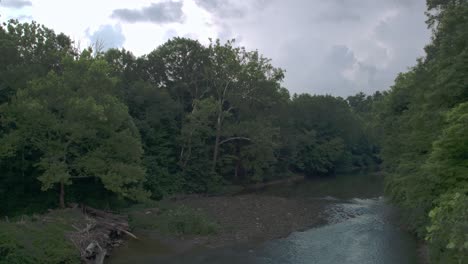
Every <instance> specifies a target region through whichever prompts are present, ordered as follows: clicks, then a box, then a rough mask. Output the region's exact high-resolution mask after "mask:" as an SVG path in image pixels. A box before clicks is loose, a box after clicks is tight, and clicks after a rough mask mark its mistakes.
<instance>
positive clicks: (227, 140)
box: [219, 137, 252, 145]
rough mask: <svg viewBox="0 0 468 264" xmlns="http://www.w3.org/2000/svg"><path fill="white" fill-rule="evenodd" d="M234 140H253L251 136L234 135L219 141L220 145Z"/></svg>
mask: <svg viewBox="0 0 468 264" xmlns="http://www.w3.org/2000/svg"><path fill="white" fill-rule="evenodd" d="M233 140H246V141H252V140H251V139H250V138H246V137H232V138H228V139H225V140H223V141H221V142H219V145H222V144H224V143H226V142H229V141H233Z"/></svg>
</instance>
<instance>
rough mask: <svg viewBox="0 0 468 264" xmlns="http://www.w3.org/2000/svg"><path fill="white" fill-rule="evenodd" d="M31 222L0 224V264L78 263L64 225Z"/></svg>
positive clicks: (78, 260) (76, 252)
mask: <svg viewBox="0 0 468 264" xmlns="http://www.w3.org/2000/svg"><path fill="white" fill-rule="evenodd" d="M32 220H33V221H34V219H32ZM33 221H22V222H19V223H8V222H0V264H7V263H8V264H29V263H31V264H35V263H43V264H48V263H50V264H56V263H62V264H73V263H77V264H78V263H80V256H79V254H78V251H77V250H76V248H75V247H74V246H73V245H72V244H71V242H70V241H68V240H67V239H66V238H65V234H64V232H65V231H66V228H65V226H64V225H61V224H57V223H53V224H52V223H42V222H33Z"/></svg>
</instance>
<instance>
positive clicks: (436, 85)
mask: <svg viewBox="0 0 468 264" xmlns="http://www.w3.org/2000/svg"><path fill="white" fill-rule="evenodd" d="M427 4H428V12H427V14H428V25H429V27H430V28H431V29H432V32H433V34H432V41H431V43H430V44H429V45H427V46H426V47H425V51H426V56H425V57H424V58H421V59H419V60H418V62H417V65H416V66H414V67H413V68H411V69H410V70H409V71H408V72H406V73H402V74H400V75H399V76H398V77H397V78H396V81H395V84H394V85H393V87H391V90H390V91H389V92H388V93H387V92H386V93H385V96H384V98H383V99H380V100H374V101H373V100H370V101H368V103H370V105H372V107H371V108H372V109H373V110H370V112H369V111H368V112H367V113H368V115H370V116H371V119H369V120H372V121H371V123H373V125H372V126H373V127H374V133H375V134H376V135H381V136H379V137H377V138H378V139H379V141H380V143H379V145H381V147H382V150H381V157H382V159H383V168H384V171H385V172H386V174H387V177H386V179H387V194H389V196H390V197H391V198H392V199H393V201H395V202H396V203H397V204H398V205H399V206H400V207H401V208H403V216H404V220H405V222H406V224H407V225H408V227H409V228H410V229H412V230H414V231H415V232H416V233H417V234H418V235H419V236H420V237H421V238H423V239H426V240H427V242H428V245H429V247H430V254H431V257H432V260H433V263H468V1H466V0H462V1H456V0H453V1H448V0H447V1H443V0H428V1H427ZM364 101H365V100H364ZM363 105H368V104H365V103H364V104H363Z"/></svg>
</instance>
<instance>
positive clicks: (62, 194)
mask: <svg viewBox="0 0 468 264" xmlns="http://www.w3.org/2000/svg"><path fill="white" fill-rule="evenodd" d="M60 208H62V209H63V208H65V185H64V184H63V181H62V182H60Z"/></svg>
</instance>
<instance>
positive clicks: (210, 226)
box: [129, 204, 219, 235]
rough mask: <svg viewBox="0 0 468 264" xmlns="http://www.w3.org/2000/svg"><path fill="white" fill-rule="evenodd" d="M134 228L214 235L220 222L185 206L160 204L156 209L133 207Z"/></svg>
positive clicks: (131, 215) (131, 217)
mask: <svg viewBox="0 0 468 264" xmlns="http://www.w3.org/2000/svg"><path fill="white" fill-rule="evenodd" d="M129 218H130V222H129V224H130V226H131V227H132V228H138V229H146V230H157V231H159V232H161V233H164V234H174V235H212V234H216V233H217V232H218V230H219V226H218V224H216V223H215V222H213V221H211V220H210V219H209V218H208V217H207V216H206V215H205V214H203V213H202V212H200V211H196V210H193V209H191V208H188V207H185V206H169V205H162V204H160V205H159V207H157V208H154V209H144V210H142V208H141V206H137V207H133V208H132V209H131V210H130V212H129Z"/></svg>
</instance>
